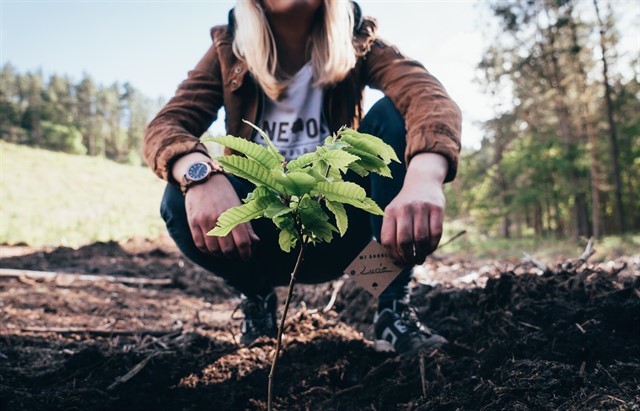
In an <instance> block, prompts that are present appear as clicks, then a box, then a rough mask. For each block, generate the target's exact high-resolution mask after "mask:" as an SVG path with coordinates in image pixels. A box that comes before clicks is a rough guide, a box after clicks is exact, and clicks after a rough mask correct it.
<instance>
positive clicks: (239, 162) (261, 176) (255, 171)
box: [216, 155, 285, 193]
mask: <svg viewBox="0 0 640 411" xmlns="http://www.w3.org/2000/svg"><path fill="white" fill-rule="evenodd" d="M216 161H217V162H218V163H220V164H221V165H222V167H223V168H224V170H225V171H226V172H228V173H231V174H233V175H236V176H238V177H242V178H244V179H246V180H249V181H250V182H252V183H253V184H255V185H256V186H260V185H263V186H267V187H269V188H270V189H272V190H275V191H278V192H280V193H284V191H285V190H284V187H283V186H282V185H281V184H280V183H278V181H277V180H276V179H275V178H273V175H272V174H271V170H269V169H268V168H266V167H265V166H263V165H262V164H260V163H258V162H257V161H255V160H254V159H251V158H247V157H241V156H236V155H232V156H221V157H216Z"/></svg>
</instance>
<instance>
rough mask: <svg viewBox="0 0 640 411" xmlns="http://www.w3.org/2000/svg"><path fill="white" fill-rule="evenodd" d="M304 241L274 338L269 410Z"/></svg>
mask: <svg viewBox="0 0 640 411" xmlns="http://www.w3.org/2000/svg"><path fill="white" fill-rule="evenodd" d="M304 248H305V244H304V242H302V243H300V251H299V252H298V260H297V261H296V265H295V267H293V272H292V273H291V281H289V289H288V292H287V299H286V301H285V303H284V311H283V312H282V317H281V318H280V324H279V325H278V337H277V340H276V351H275V354H274V355H273V362H272V363H271V371H269V387H268V390H267V409H268V410H269V411H271V410H272V409H273V406H272V400H273V376H274V375H275V373H276V367H277V366H278V358H279V357H280V348H281V347H282V334H283V333H284V322H285V320H286V319H287V312H289V304H290V303H291V297H292V296H293V287H294V286H295V284H296V276H297V275H298V270H299V269H300V264H301V263H302V259H303V256H304Z"/></svg>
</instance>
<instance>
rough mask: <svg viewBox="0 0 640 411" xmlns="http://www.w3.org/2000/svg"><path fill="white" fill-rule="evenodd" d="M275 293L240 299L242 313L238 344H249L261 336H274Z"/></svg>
mask: <svg viewBox="0 0 640 411" xmlns="http://www.w3.org/2000/svg"><path fill="white" fill-rule="evenodd" d="M276 305H277V298H276V294H275V293H274V292H272V293H271V294H269V295H267V296H266V297H259V296H256V297H251V298H247V299H245V300H244V301H242V303H241V305H240V308H241V309H242V312H243V313H244V319H243V320H242V325H241V328H240V329H241V331H242V336H241V337H240V344H243V345H249V344H251V343H252V342H254V341H255V340H256V339H257V338H259V337H262V336H267V337H270V338H272V337H276V336H277V335H278V326H277V325H276V324H277V323H276Z"/></svg>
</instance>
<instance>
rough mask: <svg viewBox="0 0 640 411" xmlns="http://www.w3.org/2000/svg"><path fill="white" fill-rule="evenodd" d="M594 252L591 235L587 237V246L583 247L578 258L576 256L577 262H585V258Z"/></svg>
mask: <svg viewBox="0 0 640 411" xmlns="http://www.w3.org/2000/svg"><path fill="white" fill-rule="evenodd" d="M595 252H596V250H594V249H593V237H591V238H589V242H588V243H587V246H586V247H585V249H584V252H583V253H582V255H581V256H580V258H578V262H579V263H580V264H579V265H582V264H584V263H586V262H587V260H588V259H589V258H590V257H591V256H592V255H593V254H595Z"/></svg>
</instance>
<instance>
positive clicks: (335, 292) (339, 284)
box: [322, 278, 344, 313]
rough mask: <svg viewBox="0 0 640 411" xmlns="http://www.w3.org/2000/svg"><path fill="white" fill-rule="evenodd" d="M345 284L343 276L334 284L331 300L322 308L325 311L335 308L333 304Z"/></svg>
mask: <svg viewBox="0 0 640 411" xmlns="http://www.w3.org/2000/svg"><path fill="white" fill-rule="evenodd" d="M343 285H344V278H341V279H339V280H338V281H336V284H335V285H334V286H333V292H332V293H331V299H330V300H329V303H328V304H327V306H326V307H324V308H323V309H322V312H323V313H328V312H329V311H330V310H331V309H332V308H333V304H335V303H336V299H337V298H338V293H339V292H340V289H341V288H342V286H343Z"/></svg>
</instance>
